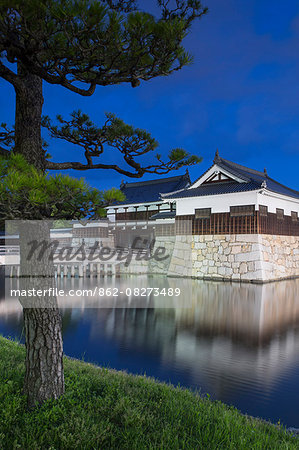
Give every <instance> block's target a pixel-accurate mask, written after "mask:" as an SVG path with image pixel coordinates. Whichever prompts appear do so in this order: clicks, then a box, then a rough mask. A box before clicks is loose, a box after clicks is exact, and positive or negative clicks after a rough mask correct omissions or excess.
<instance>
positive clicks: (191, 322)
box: [0, 276, 299, 427]
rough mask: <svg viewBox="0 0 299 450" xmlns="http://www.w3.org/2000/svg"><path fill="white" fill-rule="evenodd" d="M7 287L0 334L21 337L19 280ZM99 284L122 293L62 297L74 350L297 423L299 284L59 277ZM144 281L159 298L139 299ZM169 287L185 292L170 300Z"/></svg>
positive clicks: (0, 305) (0, 292)
mask: <svg viewBox="0 0 299 450" xmlns="http://www.w3.org/2000/svg"><path fill="white" fill-rule="evenodd" d="M4 284H5V283H4V279H3V278H2V280H1V281H0V286H1V287H0V333H1V334H3V335H4V336H11V337H16V338H18V339H20V340H21V341H23V340H24V337H23V319H22V308H21V306H20V303H19V302H18V300H17V298H13V297H11V296H10V289H11V288H17V286H18V281H17V280H16V279H12V280H10V279H6V290H5V286H4ZM96 286H100V287H104V288H105V289H106V288H109V287H114V288H115V289H118V291H116V290H115V292H114V293H116V292H118V293H119V296H118V297H116V296H115V297H111V296H109V295H108V296H100V297H99V296H98V297H92V298H91V297H90V296H89V295H82V296H73V297H71V298H70V297H68V298H67V299H65V298H60V299H59V305H60V307H61V313H62V318H63V337H64V351H65V354H66V355H70V356H72V357H76V358H84V360H86V361H90V362H94V363H96V364H98V365H103V366H106V367H110V368H114V369H119V370H126V371H128V372H130V373H135V374H146V375H148V376H152V377H155V378H157V379H159V380H162V381H166V382H171V383H173V384H175V385H177V384H180V385H181V386H186V387H188V388H191V389H194V390H200V391H201V393H202V394H205V393H208V394H210V395H211V397H212V398H213V399H218V400H222V401H223V402H225V403H228V404H232V405H234V406H236V407H237V408H238V409H240V410H241V411H242V412H243V413H247V414H250V415H254V416H259V417H262V418H264V419H269V420H271V421H273V422H277V421H278V420H280V421H281V422H282V423H283V424H285V425H286V426H292V427H299V408H298V404H299V384H298V380H299V280H289V281H281V282H276V283H271V284H265V285H252V284H242V285H240V284H238V283H232V284H231V283H220V282H207V281H199V280H186V279H184V280H183V279H174V278H165V277H158V276H157V277H150V278H148V277H146V276H131V277H123V278H118V279H113V278H110V279H109V278H108V279H105V280H104V279H96V278H91V279H59V280H58V287H59V288H60V289H65V290H66V291H68V290H69V289H73V291H77V290H78V289H80V290H83V289H94V288H95V287H96ZM142 287H143V288H148V287H158V288H159V291H156V293H157V294H159V295H154V291H152V292H151V293H150V291H148V292H147V294H148V295H146V296H145V297H144V296H143V297H138V295H136V296H135V297H134V295H133V293H134V292H133V289H134V288H138V289H141V288H142ZM163 288H166V291H163ZM169 288H170V289H175V288H179V289H180V295H178V296H176V297H167V295H164V294H165V292H166V294H167V293H169V292H170V293H171V292H173V291H168V289H169ZM126 289H129V290H127V291H126ZM130 289H131V290H130ZM107 292H108V293H110V292H109V291H107ZM120 292H123V293H124V294H120ZM138 292H140V293H141V291H138V290H137V291H136V293H137V294H138ZM143 292H144V291H143ZM130 293H131V294H132V295H131V296H130V295H129V297H128V296H126V295H125V294H130Z"/></svg>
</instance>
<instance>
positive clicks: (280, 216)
mask: <svg viewBox="0 0 299 450" xmlns="http://www.w3.org/2000/svg"><path fill="white" fill-rule="evenodd" d="M276 216H277V219H278V220H283V217H284V210H283V209H281V208H276Z"/></svg>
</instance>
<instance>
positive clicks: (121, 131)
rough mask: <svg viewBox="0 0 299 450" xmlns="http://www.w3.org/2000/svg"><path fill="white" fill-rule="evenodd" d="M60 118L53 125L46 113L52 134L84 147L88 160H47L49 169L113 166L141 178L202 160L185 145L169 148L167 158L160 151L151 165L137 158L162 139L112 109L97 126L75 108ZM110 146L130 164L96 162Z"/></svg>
mask: <svg viewBox="0 0 299 450" xmlns="http://www.w3.org/2000/svg"><path fill="white" fill-rule="evenodd" d="M57 120H58V122H59V125H53V124H52V122H51V120H50V118H49V117H44V118H43V121H42V125H43V126H44V127H45V128H47V130H48V131H49V132H50V135H51V136H52V137H54V138H57V139H62V140H64V141H67V142H69V143H71V144H75V145H77V146H79V147H81V148H83V149H84V156H85V159H86V163H82V162H75V161H69V162H52V161H46V169H48V170H49V169H52V170H64V169H75V170H81V171H83V170H89V169H112V170H115V171H116V172H118V173H120V174H122V175H125V176H127V177H130V178H140V177H142V176H143V175H144V174H145V173H152V174H159V175H164V174H167V173H169V172H170V171H171V170H176V169H179V168H180V167H182V166H186V165H188V166H190V165H193V164H197V163H198V162H200V161H201V158H198V157H196V156H192V155H189V154H188V153H187V152H186V151H184V150H182V149H173V150H172V151H171V152H169V154H168V160H166V161H164V160H163V159H162V157H161V155H159V154H157V155H156V160H157V163H156V164H150V165H147V164H141V163H139V162H137V161H136V158H138V157H140V156H143V155H145V154H147V153H149V152H152V151H154V150H155V149H156V148H157V147H158V145H159V144H158V142H157V141H156V140H155V139H154V138H153V137H152V136H151V135H150V133H148V132H146V131H145V130H141V129H139V128H134V127H132V126H131V125H127V124H126V123H124V122H123V121H122V120H121V119H119V118H117V117H116V116H115V115H114V114H111V113H106V121H105V123H104V125H103V126H102V127H98V126H96V125H95V124H94V123H93V122H92V121H91V120H90V118H89V116H88V115H87V114H83V113H82V112H81V111H74V112H73V113H72V114H71V119H70V120H65V119H63V118H62V117H61V116H57ZM106 147H108V148H112V149H116V150H118V151H119V152H120V154H121V156H122V158H123V160H124V162H125V163H126V167H121V166H119V165H117V164H105V163H102V162H95V161H94V158H99V157H101V156H102V155H103V152H104V150H105V148H106ZM132 169H133V170H132Z"/></svg>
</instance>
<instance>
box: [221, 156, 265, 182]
mask: <svg viewBox="0 0 299 450" xmlns="http://www.w3.org/2000/svg"><path fill="white" fill-rule="evenodd" d="M220 160H221V161H223V162H224V164H228V165H231V166H233V167H236V168H237V169H240V170H244V171H245V172H249V173H253V174H256V175H260V176H262V177H265V172H260V171H259V170H255V169H250V168H249V167H246V166H242V165H241V164H237V163H234V162H233V161H229V160H228V159H224V158H220ZM267 178H269V177H267Z"/></svg>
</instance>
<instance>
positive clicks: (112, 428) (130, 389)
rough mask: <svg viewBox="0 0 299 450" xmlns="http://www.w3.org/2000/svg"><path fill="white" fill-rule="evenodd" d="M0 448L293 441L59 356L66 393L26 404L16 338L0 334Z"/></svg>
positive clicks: (215, 408) (148, 383) (283, 444)
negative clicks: (30, 407)
mask: <svg viewBox="0 0 299 450" xmlns="http://www.w3.org/2000/svg"><path fill="white" fill-rule="evenodd" d="M0 374H1V380H0V448H1V449H9V450H11V449H15V448H20V449H30V450H34V449H43V450H44V449H72V450H73V449H109V448H115V449H130V450H132V449H138V450H139V449H143V448H149V449H246V450H248V449H278V448H279V449H295V448H296V449H298V448H299V444H298V440H296V439H295V438H292V437H291V436H290V434H288V433H287V432H286V431H285V430H284V429H282V428H279V427H277V426H274V425H271V424H269V423H265V422H262V421H259V420H257V419H253V418H250V417H247V416H244V415H242V414H241V413H240V412H238V411H237V410H236V409H234V408H233V407H228V406H226V405H224V404H223V403H221V402H212V401H210V400H209V399H208V398H201V397H200V396H199V395H196V394H194V393H192V392H191V391H189V390H186V389H180V388H175V387H173V386H171V385H167V384H163V383H159V382H157V381H155V380H153V379H149V378H146V377H141V376H133V375H128V374H126V373H124V372H116V371H111V370H108V369H102V368H99V367H96V366H93V365H91V364H87V363H84V362H81V361H77V360H71V359H68V358H65V381H66V393H65V395H64V396H63V397H62V398H61V399H59V400H58V401H51V402H48V403H46V404H44V405H43V406H42V407H40V408H38V409H36V410H33V411H27V410H26V402H25V398H24V396H22V394H21V391H22V383H23V376H24V348H23V346H21V345H19V344H17V343H16V342H12V341H9V340H6V339H4V338H2V337H0Z"/></svg>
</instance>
